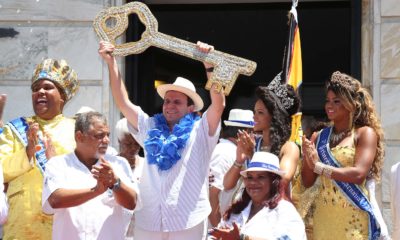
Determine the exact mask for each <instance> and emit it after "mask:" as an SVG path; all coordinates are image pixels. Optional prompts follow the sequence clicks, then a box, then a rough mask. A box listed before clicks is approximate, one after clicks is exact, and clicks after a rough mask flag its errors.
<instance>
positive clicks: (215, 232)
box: [209, 222, 240, 240]
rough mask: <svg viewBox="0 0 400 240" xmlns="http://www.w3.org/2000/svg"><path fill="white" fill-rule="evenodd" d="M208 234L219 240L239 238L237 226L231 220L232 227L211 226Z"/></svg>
mask: <svg viewBox="0 0 400 240" xmlns="http://www.w3.org/2000/svg"><path fill="white" fill-rule="evenodd" d="M209 234H210V235H211V236H213V237H215V238H216V239H221V240H237V239H239V238H240V231H239V227H238V226H237V225H236V223H235V222H233V228H213V229H212V230H211V232H210V233H209Z"/></svg>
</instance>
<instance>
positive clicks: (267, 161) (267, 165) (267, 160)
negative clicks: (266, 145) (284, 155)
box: [240, 152, 285, 177]
mask: <svg viewBox="0 0 400 240" xmlns="http://www.w3.org/2000/svg"><path fill="white" fill-rule="evenodd" d="M253 171H266V172H272V173H275V174H277V175H279V176H281V177H282V176H283V175H285V172H284V171H281V169H280V168H279V158H278V157H277V156H276V155H275V154H272V153H269V152H255V153H254V155H253V158H252V159H251V161H250V163H249V165H248V166H247V169H246V170H243V171H241V172H240V175H242V176H243V177H246V176H247V172H253Z"/></svg>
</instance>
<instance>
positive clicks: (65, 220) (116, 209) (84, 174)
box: [42, 153, 139, 240]
mask: <svg viewBox="0 0 400 240" xmlns="http://www.w3.org/2000/svg"><path fill="white" fill-rule="evenodd" d="M104 159H105V160H107V161H108V162H109V163H110V164H111V166H112V168H113V170H114V172H115V173H116V175H117V176H118V177H119V178H120V179H121V182H124V184H126V185H127V186H129V187H131V188H132V189H134V190H135V191H136V193H139V192H138V187H137V185H136V183H134V182H133V176H132V170H131V168H130V166H129V164H128V161H127V160H126V159H125V158H122V157H119V156H112V155H105V157H104ZM97 164H98V163H97ZM96 184H97V180H96V179H94V178H93V176H92V173H91V172H90V170H89V169H88V168H87V167H86V166H85V165H84V164H83V163H81V162H80V161H79V160H78V158H77V157H76V155H75V153H70V154H67V155H62V156H57V157H54V158H52V159H50V160H49V162H48V163H47V164H46V172H45V178H44V183H43V193H42V206H43V211H44V212H45V213H47V214H54V218H53V234H52V238H53V239H57V240H63V239H65V240H73V239H104V240H109V239H124V235H125V232H126V229H127V227H128V224H129V222H130V219H131V217H132V212H133V211H130V210H128V209H125V208H123V207H122V206H121V205H119V204H117V202H116V201H115V198H114V197H113V193H112V191H111V190H107V191H106V192H104V193H103V194H102V195H99V196H97V197H96V198H93V199H91V200H89V201H87V202H85V203H83V204H81V205H79V206H76V207H70V208H59V209H53V208H52V207H51V206H50V204H49V203H48V201H47V200H48V198H49V196H50V195H51V193H53V192H54V191H55V190H57V189H61V188H63V189H83V188H92V187H94V186H96Z"/></svg>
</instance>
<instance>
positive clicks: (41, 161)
mask: <svg viewBox="0 0 400 240" xmlns="http://www.w3.org/2000/svg"><path fill="white" fill-rule="evenodd" d="M7 125H8V126H9V127H10V128H11V130H12V131H13V132H14V133H15V134H16V135H17V137H18V139H19V140H20V142H21V143H22V144H23V145H24V147H26V146H27V145H28V138H27V136H26V131H27V130H28V127H29V125H28V123H27V122H26V119H25V118H22V117H21V118H16V119H14V120H12V121H10V122H8V123H7ZM38 145H39V146H40V147H41V148H40V150H39V151H36V152H35V157H36V165H37V166H38V168H39V170H40V172H41V173H42V174H43V173H44V171H45V165H46V163H47V157H46V148H45V147H44V143H43V141H42V139H40V138H38Z"/></svg>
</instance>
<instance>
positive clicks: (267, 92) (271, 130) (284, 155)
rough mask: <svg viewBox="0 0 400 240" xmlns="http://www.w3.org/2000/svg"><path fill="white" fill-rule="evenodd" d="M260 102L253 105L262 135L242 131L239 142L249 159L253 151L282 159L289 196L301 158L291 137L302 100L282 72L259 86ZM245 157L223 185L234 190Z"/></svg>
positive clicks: (234, 166) (281, 165)
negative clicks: (293, 117)
mask: <svg viewBox="0 0 400 240" xmlns="http://www.w3.org/2000/svg"><path fill="white" fill-rule="evenodd" d="M256 96H257V101H256V103H255V105H254V132H259V133H260V134H262V136H256V137H254V136H253V135H251V134H248V133H246V132H242V133H240V134H239V139H240V141H239V142H238V145H244V147H245V149H246V151H245V154H246V155H247V158H245V159H251V158H252V156H253V153H254V152H259V151H264V152H270V153H273V154H275V155H277V156H279V159H280V167H281V168H282V169H283V170H284V171H285V172H286V174H285V176H283V177H282V181H281V190H282V191H284V192H285V197H286V198H287V199H290V182H291V181H292V179H293V177H294V175H295V172H296V168H297V162H298V160H299V157H300V147H299V146H298V145H296V143H295V142H294V141H291V140H290V136H291V116H292V115H294V114H295V113H297V111H298V109H299V105H300V99H299V97H298V95H297V94H296V93H295V91H294V89H293V87H291V86H290V85H288V84H285V83H282V82H281V78H280V74H278V75H277V76H276V77H275V78H274V80H272V82H271V83H270V84H269V85H268V86H266V87H264V86H260V87H258V88H257V89H256ZM245 164H248V162H246V160H243V161H241V160H239V159H236V161H235V163H234V164H233V165H232V167H231V168H230V169H229V171H228V172H227V174H226V175H225V177H224V188H225V189H228V190H229V189H232V188H233V187H234V186H235V185H236V182H237V181H238V179H239V177H240V174H239V173H240V171H241V170H242V169H243V167H244V166H243V165H245Z"/></svg>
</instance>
